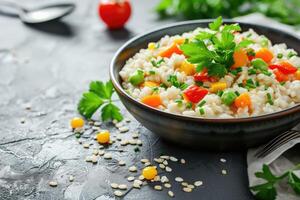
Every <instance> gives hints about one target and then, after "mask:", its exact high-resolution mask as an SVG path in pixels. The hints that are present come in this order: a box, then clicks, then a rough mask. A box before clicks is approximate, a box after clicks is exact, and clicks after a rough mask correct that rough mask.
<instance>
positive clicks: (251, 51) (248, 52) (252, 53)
mask: <svg viewBox="0 0 300 200" xmlns="http://www.w3.org/2000/svg"><path fill="white" fill-rule="evenodd" d="M247 55H248V56H255V55H256V53H255V51H254V49H248V50H247Z"/></svg>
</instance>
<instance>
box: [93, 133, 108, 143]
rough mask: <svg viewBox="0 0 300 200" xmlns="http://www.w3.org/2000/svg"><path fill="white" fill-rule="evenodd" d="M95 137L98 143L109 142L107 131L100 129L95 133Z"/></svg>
mask: <svg viewBox="0 0 300 200" xmlns="http://www.w3.org/2000/svg"><path fill="white" fill-rule="evenodd" d="M96 139H97V141H98V142H99V143H100V144H106V143H109V139H110V133H109V131H101V132H100V133H98V134H97V135H96Z"/></svg>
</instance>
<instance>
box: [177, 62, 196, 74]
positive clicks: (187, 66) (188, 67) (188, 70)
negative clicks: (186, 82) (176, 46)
mask: <svg viewBox="0 0 300 200" xmlns="http://www.w3.org/2000/svg"><path fill="white" fill-rule="evenodd" d="M179 71H181V72H184V73H185V74H186V75H187V76H191V75H193V74H195V73H196V68H195V65H194V64H192V63H189V62H187V61H183V62H182V64H181V66H180V68H179Z"/></svg>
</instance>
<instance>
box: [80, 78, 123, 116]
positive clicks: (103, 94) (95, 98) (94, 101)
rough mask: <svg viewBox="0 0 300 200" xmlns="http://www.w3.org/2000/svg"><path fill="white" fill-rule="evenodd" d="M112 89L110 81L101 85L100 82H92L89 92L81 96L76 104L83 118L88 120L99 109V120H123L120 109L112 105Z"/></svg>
mask: <svg viewBox="0 0 300 200" xmlns="http://www.w3.org/2000/svg"><path fill="white" fill-rule="evenodd" d="M113 93H114V88H113V85H112V82H111V81H108V82H106V83H103V82H102V81H92V82H91V83H90V86H89V91H88V92H85V93H83V94H82V97H81V99H80V101H79V103H78V107H77V109H78V111H79V113H80V114H81V115H83V116H84V117H85V118H87V119H90V118H91V117H92V116H93V114H94V113H95V112H96V111H97V110H98V109H99V108H100V107H101V118H102V120H103V121H106V120H109V119H116V120H118V121H121V120H122V119H123V116H122V114H121V113H120V109H119V108H118V107H117V106H116V105H114V104H113V102H112V95H113Z"/></svg>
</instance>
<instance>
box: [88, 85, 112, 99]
mask: <svg viewBox="0 0 300 200" xmlns="http://www.w3.org/2000/svg"><path fill="white" fill-rule="evenodd" d="M90 92H93V93H95V94H97V95H98V96H99V97H101V98H103V99H110V98H111V95H112V94H113V92H114V88H113V85H112V82H111V81H108V82H107V83H106V84H104V83H103V82H101V81H92V82H91V83H90Z"/></svg>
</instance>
